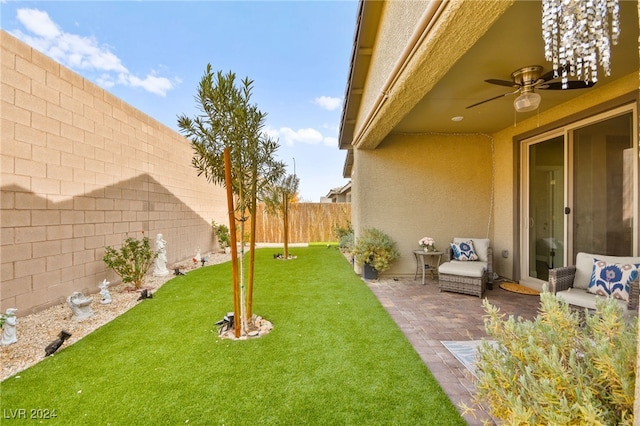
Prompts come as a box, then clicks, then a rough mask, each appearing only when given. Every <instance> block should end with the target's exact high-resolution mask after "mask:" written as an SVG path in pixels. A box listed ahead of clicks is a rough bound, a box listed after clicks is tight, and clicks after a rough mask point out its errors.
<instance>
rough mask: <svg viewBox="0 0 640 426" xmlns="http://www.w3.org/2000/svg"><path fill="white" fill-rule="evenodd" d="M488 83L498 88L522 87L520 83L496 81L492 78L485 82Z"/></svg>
mask: <svg viewBox="0 0 640 426" xmlns="http://www.w3.org/2000/svg"><path fill="white" fill-rule="evenodd" d="M485 81H486V82H487V83H491V84H497V85H498V86H506V87H520V85H519V84H518V83H514V82H513V81H507V80H496V79H495V78H490V79H489V80H485Z"/></svg>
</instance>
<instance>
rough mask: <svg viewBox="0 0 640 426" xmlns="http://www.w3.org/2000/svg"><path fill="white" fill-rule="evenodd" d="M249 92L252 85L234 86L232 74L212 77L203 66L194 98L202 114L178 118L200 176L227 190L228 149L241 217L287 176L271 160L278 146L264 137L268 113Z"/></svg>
mask: <svg viewBox="0 0 640 426" xmlns="http://www.w3.org/2000/svg"><path fill="white" fill-rule="evenodd" d="M252 90H253V81H252V80H249V79H248V78H244V79H243V80H242V81H241V82H240V84H239V85H238V84H236V75H235V74H234V73H232V72H228V73H226V74H223V73H222V72H221V71H218V72H215V73H214V72H213V70H212V68H211V64H207V67H206V69H205V73H204V76H203V77H202V79H201V80H200V84H199V85H198V90H197V94H196V96H195V99H196V107H197V108H198V109H199V110H200V113H199V114H197V115H196V116H195V117H194V118H190V117H187V116H186V115H181V116H179V117H178V127H179V129H180V132H181V133H182V134H183V135H184V136H185V137H186V138H188V139H189V140H190V142H191V147H192V148H193V152H194V155H193V159H192V165H193V167H194V168H195V169H196V170H197V171H198V175H204V176H205V177H206V178H207V180H208V181H210V182H212V183H215V184H220V185H223V186H226V185H227V183H226V181H225V166H224V149H225V148H229V153H230V157H231V163H232V165H231V180H232V182H231V185H232V192H233V194H234V195H235V196H236V197H237V200H236V205H235V207H236V213H239V214H240V215H241V216H242V215H244V214H246V212H247V211H248V210H249V211H251V210H252V207H253V204H255V200H256V197H257V194H258V193H259V192H260V190H261V188H262V187H264V186H268V185H270V184H272V183H273V182H275V181H277V180H278V179H280V177H281V176H282V175H283V174H284V171H285V165H284V163H283V162H281V161H277V160H276V159H275V154H276V151H277V150H278V148H279V144H278V142H277V141H276V140H274V139H272V138H271V137H270V136H269V135H267V134H266V133H265V132H263V128H264V125H265V120H266V117H267V114H266V113H264V112H262V111H260V110H259V109H258V107H257V105H255V104H252V103H251V93H252Z"/></svg>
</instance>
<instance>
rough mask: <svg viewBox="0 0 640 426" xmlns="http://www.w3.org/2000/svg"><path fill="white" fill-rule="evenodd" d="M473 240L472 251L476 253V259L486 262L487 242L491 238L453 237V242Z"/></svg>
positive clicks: (487, 254)
mask: <svg viewBox="0 0 640 426" xmlns="http://www.w3.org/2000/svg"><path fill="white" fill-rule="evenodd" d="M469 240H471V241H473V248H474V251H475V252H476V253H477V254H478V260H479V261H481V262H487V261H488V260H489V244H491V240H490V239H488V238H454V239H453V242H454V243H462V242H465V241H469Z"/></svg>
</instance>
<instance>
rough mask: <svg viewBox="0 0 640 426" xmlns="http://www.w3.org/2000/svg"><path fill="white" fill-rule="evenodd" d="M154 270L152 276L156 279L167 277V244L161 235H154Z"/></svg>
mask: <svg viewBox="0 0 640 426" xmlns="http://www.w3.org/2000/svg"><path fill="white" fill-rule="evenodd" d="M156 252H157V253H158V256H156V268H155V270H154V271H153V275H154V276H156V277H165V276H167V275H169V270H168V269H167V242H166V241H165V240H163V239H162V234H158V235H156Z"/></svg>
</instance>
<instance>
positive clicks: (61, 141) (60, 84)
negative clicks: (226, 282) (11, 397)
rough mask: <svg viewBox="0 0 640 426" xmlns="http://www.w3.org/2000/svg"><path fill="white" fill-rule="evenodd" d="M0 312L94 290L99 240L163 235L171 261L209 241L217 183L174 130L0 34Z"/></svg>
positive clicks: (101, 274) (217, 206) (221, 219)
mask: <svg viewBox="0 0 640 426" xmlns="http://www.w3.org/2000/svg"><path fill="white" fill-rule="evenodd" d="M0 44H1V47H2V56H1V67H2V68H1V74H0V76H1V84H2V86H1V95H2V100H1V101H2V104H1V108H0V119H1V137H2V141H1V149H0V151H1V152H0V157H1V163H0V164H1V177H0V178H1V182H0V196H1V202H2V204H1V210H0V226H1V235H0V238H1V239H0V263H1V270H2V272H1V284H0V285H1V287H0V293H1V294H0V296H1V300H0V310H1V311H3V312H4V311H5V310H6V309H7V308H9V307H13V308H17V309H18V314H19V315H27V314H29V313H32V312H34V311H37V310H40V309H43V308H45V307H48V306H51V305H53V304H56V303H58V302H61V301H62V300H64V299H65V298H66V297H68V296H69V295H70V294H71V293H72V292H74V291H84V292H88V293H94V292H97V291H98V287H97V286H98V283H99V282H100V281H102V279H104V278H106V279H108V280H109V281H111V282H112V283H116V282H119V277H117V276H116V275H115V274H114V273H113V272H112V271H110V270H107V269H106V267H105V264H104V262H103V261H102V257H103V254H104V247H105V246H113V247H116V246H117V247H119V246H120V245H121V243H122V241H123V240H124V239H125V238H126V237H127V236H133V237H136V238H140V237H141V236H142V235H143V232H144V235H146V236H148V237H150V238H151V239H152V245H153V240H154V239H155V236H156V234H157V233H162V234H163V236H164V239H165V240H166V241H167V257H168V262H169V265H171V264H172V263H174V262H176V261H179V260H183V259H186V258H190V257H192V256H193V255H194V254H195V252H196V250H197V249H198V248H199V249H200V250H202V251H203V252H204V251H208V250H211V249H213V248H214V246H215V238H214V237H213V235H212V232H211V220H215V221H216V222H218V223H227V218H226V198H225V193H224V191H223V189H222V188H220V187H216V186H214V185H211V184H209V183H207V182H206V180H205V179H204V178H202V177H198V176H197V173H196V171H195V169H193V167H192V166H191V157H192V152H191V147H190V145H189V143H188V141H186V140H185V139H184V138H183V137H182V136H181V135H180V134H178V133H177V132H175V131H173V130H171V129H169V128H168V127H166V126H164V125H162V124H160V123H159V122H157V121H155V120H154V119H152V118H151V117H149V116H147V115H145V114H143V113H142V112H140V111H138V110H136V109H135V108H133V107H131V106H130V105H128V104H126V103H124V102H123V101H121V100H120V99H118V98H116V97H114V96H113V95H111V94H110V93H108V92H106V91H104V90H103V89H101V88H100V87H98V86H96V85H94V84H93V83H91V82H89V81H87V80H85V79H84V78H82V77H80V76H79V75H77V74H75V73H73V72H72V71H70V70H69V69H67V68H65V67H63V66H61V65H60V64H58V63H57V62H55V61H53V60H51V59H50V58H48V57H46V56H44V55H43V54H41V53H39V52H38V51H36V50H34V49H32V48H30V47H29V46H27V45H26V44H24V43H22V42H21V41H19V40H17V39H15V38H14V37H12V36H11V35H9V34H7V33H6V32H4V31H1V32H0Z"/></svg>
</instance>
